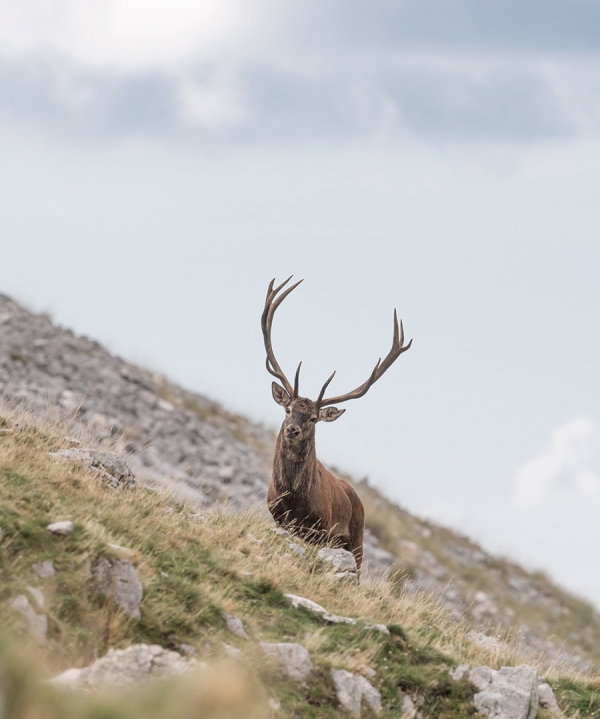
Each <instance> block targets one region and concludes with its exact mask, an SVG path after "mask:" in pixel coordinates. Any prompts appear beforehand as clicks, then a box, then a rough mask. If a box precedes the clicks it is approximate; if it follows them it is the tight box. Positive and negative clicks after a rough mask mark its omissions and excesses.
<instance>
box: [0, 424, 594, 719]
mask: <svg viewBox="0 0 600 719" xmlns="http://www.w3.org/2000/svg"><path fill="white" fill-rule="evenodd" d="M0 415H1V416H2V425H3V431H2V433H0V528H1V530H2V533H1V536H0V571H1V574H2V582H1V584H0V625H1V626H2V627H3V628H4V630H5V631H6V630H8V631H10V633H11V636H12V637H13V643H14V641H15V639H14V638H15V637H16V638H17V641H18V643H19V644H20V645H21V650H20V655H21V659H20V660H19V659H18V656H17V658H15V653H14V650H12V651H11V650H10V648H9V649H7V648H6V643H5V640H4V641H3V640H1V638H0V695H1V696H2V697H3V705H2V707H3V716H4V717H6V718H7V719H18V718H24V717H32V716H43V717H47V718H48V719H54V718H56V719H58V717H61V719H65V718H66V719H76V718H77V719H83V718H84V717H89V718H90V719H91V718H92V717H96V718H97V717H100V716H102V717H111V718H112V719H134V718H135V717H156V718H157V719H159V718H160V719H162V718H164V719H166V717H172V716H178V717H188V716H189V717H190V719H191V717H193V716H203V717H215V719H216V717H238V716H239V717H240V718H241V717H263V716H265V717H266V716H272V715H273V714H274V713H275V712H276V713H277V716H280V717H282V718H283V719H285V717H298V716H302V717H309V718H310V717H315V719H316V718H317V717H318V718H319V719H323V718H325V719H327V718H328V717H330V718H331V719H333V718H334V717H344V716H348V714H347V713H346V710H345V709H343V708H342V706H341V705H340V699H339V696H340V695H339V692H338V691H337V689H336V685H335V679H334V674H333V673H332V670H333V672H347V673H348V674H347V675H346V676H348V675H350V676H353V677H355V678H361V679H360V681H362V682H363V683H362V685H361V686H363V687H364V686H369V687H371V688H372V690H373V691H374V692H375V693H376V696H379V697H380V702H381V705H380V709H381V713H380V716H381V717H382V718H383V719H385V718H386V717H393V716H396V717H397V716H399V714H400V712H401V711H402V712H404V711H405V710H406V708H407V703H408V707H410V706H416V707H419V710H420V713H421V714H420V715H422V716H424V717H437V718H438V719H461V718H464V719H466V717H469V716H473V715H474V714H475V709H474V706H473V703H472V697H473V691H474V689H473V686H472V685H471V684H470V682H469V681H468V679H467V678H466V677H463V678H459V679H454V678H451V677H450V675H449V672H450V671H452V670H454V669H455V668H456V666H457V665H458V664H470V665H471V666H473V665H482V664H487V665H488V666H490V667H500V666H501V665H513V664H516V663H518V662H520V661H523V660H524V659H525V660H527V661H528V662H529V663H534V664H536V663H537V664H538V665H539V666H540V668H541V669H543V664H539V661H538V660H536V658H535V657H534V656H531V654H530V653H529V654H528V653H527V652H525V654H523V650H522V648H521V650H519V648H518V647H514V646H510V645H509V644H506V643H502V642H499V643H496V644H492V645H490V646H487V647H486V646H482V645H481V643H480V640H479V639H478V638H475V639H471V638H470V636H469V634H468V632H467V627H466V626H464V625H462V624H461V623H460V622H456V620H455V619H454V618H453V617H452V616H451V615H450V614H448V613H447V612H446V611H445V610H444V609H443V608H442V607H441V606H440V605H439V604H437V603H436V602H435V601H433V600H431V599H430V598H428V597H427V596H426V595H415V594H412V593H405V592H398V591H397V587H395V585H394V583H393V582H392V583H390V582H387V581H385V580H381V581H379V582H376V583H372V584H368V585H365V586H360V587H358V586H356V584H355V583H354V582H345V581H340V580H338V579H336V578H335V576H334V575H333V573H332V572H331V571H330V567H329V566H328V565H327V564H326V563H324V562H323V561H321V560H320V559H319V558H318V556H317V552H316V550H315V549H314V548H311V547H307V548H306V550H305V551H306V554H305V555H303V553H302V552H299V553H298V552H296V551H294V550H293V545H294V540H293V538H292V537H287V536H284V535H283V536H282V535H281V534H278V533H276V532H274V531H273V529H272V527H271V526H270V524H269V522H268V521H267V520H266V519H265V518H263V517H260V516H258V515H255V514H253V513H249V512H242V513H239V514H237V515H231V514H227V513H223V512H219V511H214V510H212V511H211V510H208V511H205V512H204V513H203V514H199V513H198V512H197V507H195V506H193V505H190V504H187V503H186V502H183V501H176V500H175V499H174V498H173V497H172V496H170V495H169V494H166V493H157V492H156V491H149V490H147V489H144V488H143V487H138V488H137V489H136V488H132V487H131V485H130V486H129V488H125V489H123V490H121V491H119V490H115V489H112V488H110V485H109V484H108V483H106V482H103V481H102V479H101V477H100V476H99V474H98V472H97V471H96V470H93V469H86V468H85V467H84V466H83V464H82V463H80V462H65V461H63V460H62V459H61V458H60V457H61V456H64V455H60V454H59V455H57V453H60V452H63V453H64V452H65V451H69V449H70V447H72V445H73V442H74V439H78V440H79V441H80V442H81V441H82V438H80V437H75V438H73V436H72V429H71V428H68V427H64V426H61V425H59V424H54V425H50V424H48V423H46V424H42V425H40V424H39V423H36V422H31V421H30V420H28V419H27V418H23V417H22V416H21V417H19V416H16V417H15V415H14V413H12V416H11V413H10V412H6V411H2V412H1V413H0ZM57 521H60V522H67V521H70V522H72V528H68V529H65V530H64V531H62V530H61V532H59V531H58V528H56V527H55V526H54V530H53V531H51V530H50V529H49V526H51V525H54V523H55V522H57ZM124 557H125V558H126V559H124ZM108 564H111V565H112V567H113V568H115V567H120V568H121V569H122V568H123V566H125V565H126V566H128V567H129V570H128V571H129V572H130V575H129V578H130V580H132V577H135V578H136V581H139V582H140V583H141V584H140V586H141V587H142V588H143V591H142V592H140V594H139V596H138V598H137V602H138V604H139V610H138V609H137V607H136V611H131V609H132V607H131V605H129V604H128V605H126V609H127V611H128V612H129V616H128V615H127V614H126V613H125V611H121V609H123V606H122V605H121V604H119V598H118V597H119V595H118V593H117V589H116V588H115V586H116V585H115V584H114V583H113V586H112V589H111V591H110V592H109V593H108V594H107V593H106V592H105V591H104V589H103V585H102V581H101V580H102V577H101V573H99V571H98V568H99V567H103V566H106V565H108ZM41 567H46V569H47V570H48V568H49V567H52V571H51V572H50V571H42V570H41ZM288 593H292V594H294V595H301V596H303V597H308V598H310V599H311V600H312V601H317V602H319V603H320V604H322V605H323V606H324V607H326V608H327V609H328V610H329V611H330V612H334V613H339V615H343V617H345V618H346V619H345V620H344V621H343V622H341V623H336V618H335V617H329V618H327V617H325V616H323V615H321V614H319V613H314V612H312V611H308V610H306V609H303V608H301V607H300V608H294V606H293V603H292V602H291V601H290V599H289V598H288V596H287V595H288ZM113 599H114V602H113ZM19 602H20V604H19ZM140 602H141V603H140ZM116 604H119V606H116ZM23 605H25V606H29V607H30V613H29V615H27V612H25V613H24V612H23V611H17V609H18V607H21V610H22V609H23ZM23 614H24V615H25V618H27V616H29V617H30V618H31V616H34V617H37V624H36V625H35V626H37V628H38V629H39V626H40V621H41V619H40V618H41V617H44V618H45V624H44V629H43V631H41V632H39V631H37V632H34V635H35V636H36V637H37V646H36V644H35V643H34V639H32V638H31V637H30V636H29V634H28V632H27V631H26V629H25V626H26V622H25V621H24V616H22V615H23ZM343 617H339V616H338V617H337V619H338V620H339V619H340V618H343ZM232 619H235V622H236V623H233V624H232V621H231V620H232ZM240 628H241V630H242V631H241V632H240ZM281 642H284V643H286V646H289V645H290V644H294V645H296V646H301V647H304V650H303V651H304V652H305V657H309V660H310V666H309V667H308V668H307V670H306V671H305V672H303V673H302V676H301V677H299V676H294V675H292V674H290V673H289V672H288V671H287V670H286V669H285V667H284V665H283V664H282V662H281V661H280V660H277V658H275V657H271V655H270V653H269V650H268V647H265V645H264V644H263V643H267V644H268V645H273V644H278V643H281ZM134 643H135V644H137V645H139V644H140V643H145V644H147V645H148V644H149V645H154V647H155V648H154V650H153V651H155V653H156V652H160V651H162V650H161V649H160V647H165V648H167V649H171V650H178V651H179V652H184V651H185V652H186V653H187V654H190V653H193V654H194V655H195V657H196V658H197V660H198V661H201V662H206V665H204V664H201V665H200V666H199V667H198V669H197V671H196V674H195V675H194V676H193V677H192V678H191V679H190V680H189V681H188V682H187V684H186V682H185V679H183V680H174V682H173V683H166V684H163V685H162V686H158V687H157V686H154V687H149V688H147V689H146V690H145V691H144V692H140V693H137V694H131V693H127V692H126V691H124V690H122V691H119V690H118V688H117V689H114V688H111V690H110V693H109V694H105V695H102V694H101V695H99V696H96V695H90V694H79V695H75V696H71V695H64V694H62V693H60V692H59V693H57V692H55V691H53V690H51V688H50V687H48V686H47V685H46V686H44V685H41V684H39V683H37V682H36V681H35V680H32V679H31V677H30V676H29V674H30V669H29V665H31V664H32V663H33V664H36V663H37V665H38V666H39V671H40V672H41V675H42V676H46V677H47V676H52V675H55V674H56V673H58V672H60V671H61V670H64V669H66V668H68V667H81V666H86V665H88V664H90V662H92V661H93V660H94V659H95V658H96V657H98V656H101V655H103V654H104V653H105V652H106V650H107V649H108V648H113V649H114V648H117V649H118V648H121V647H129V646H130V645H132V644H134ZM23 653H25V658H23ZM34 655H35V657H36V659H35V660H33V659H32V657H33V656H34ZM232 655H233V656H235V660H234V661H233V662H231V661H230V662H229V663H228V664H227V663H225V664H222V663H220V662H222V661H223V660H225V658H226V657H227V656H232ZM108 657H110V654H109V655H108ZM179 661H180V662H181V661H182V660H181V659H179ZM225 661H226V660H225ZM546 672H547V673H546V676H547V679H548V680H549V682H550V683H551V684H552V685H553V686H554V689H555V693H556V695H557V698H558V701H559V703H560V705H561V708H562V709H563V710H564V711H565V712H566V713H567V716H598V713H599V712H600V699H599V698H598V695H597V694H595V693H594V687H595V686H596V683H595V682H597V680H591V683H590V681H581V680H577V678H575V677H574V676H573V674H572V673H571V676H565V675H564V674H562V673H561V671H559V669H558V668H556V667H555V668H554V669H546ZM119 679H122V676H121V675H120V676H119ZM269 700H270V704H269ZM578 710H581V712H580V713H579V714H576V713H575V712H576V711H578ZM373 715H374V714H373V713H372V710H371V709H370V708H369V706H367V705H366V702H365V705H364V706H363V716H367V717H368V716H373ZM547 716H548V715H547V714H545V713H544V711H542V710H541V711H540V713H539V714H538V717H539V719H542V718H543V717H547Z"/></svg>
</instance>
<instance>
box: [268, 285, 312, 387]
mask: <svg viewBox="0 0 600 719" xmlns="http://www.w3.org/2000/svg"><path fill="white" fill-rule="evenodd" d="M292 277H293V275H290V277H288V278H287V280H285V282H282V283H281V284H280V285H278V286H277V287H275V288H273V285H274V284H275V279H274V278H273V279H272V280H271V282H270V283H269V289H268V290H267V298H266V300H265V308H264V310H263V313H262V317H261V327H262V331H263V338H264V342H265V350H266V351H267V361H266V365H267V371H268V372H269V374H272V375H273V377H277V379H278V380H279V381H280V382H281V383H282V384H283V386H284V388H285V390H286V392H287V393H288V394H289V395H290V397H292V396H296V395H294V391H295V390H294V389H292V385H291V384H290V383H289V381H288V379H287V377H286V376H285V374H284V373H283V370H282V369H281V367H280V366H279V363H278V362H277V360H276V359H275V353H274V352H273V346H272V344H271V326H272V325H273V316H274V315H275V310H276V309H277V308H278V307H279V305H280V304H281V303H282V302H283V300H284V299H285V298H286V297H287V296H288V295H289V294H290V292H292V290H294V289H295V288H296V287H298V285H299V284H300V282H302V280H300V281H299V282H296V284H294V285H292V286H291V287H288V288H287V290H286V291H285V292H283V294H281V295H280V296H279V297H277V295H278V293H279V292H280V291H281V290H282V289H283V288H284V287H285V286H286V285H287V283H288V282H289V281H290V280H291V279H292ZM276 297H277V299H276V300H275V298H276ZM274 300H275V301H274ZM299 371H300V368H299V367H298V370H297V371H296V382H295V384H297V382H298V373H299ZM296 389H297V387H296Z"/></svg>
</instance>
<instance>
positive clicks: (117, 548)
mask: <svg viewBox="0 0 600 719" xmlns="http://www.w3.org/2000/svg"><path fill="white" fill-rule="evenodd" d="M106 546H107V547H108V549H110V550H111V552H114V553H115V554H117V555H119V556H120V557H127V558H129V559H132V558H133V557H135V552H134V551H133V549H128V548H127V547H122V546H121V545H120V544H113V543H112V542H107V543H106Z"/></svg>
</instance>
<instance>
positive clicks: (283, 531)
mask: <svg viewBox="0 0 600 719" xmlns="http://www.w3.org/2000/svg"><path fill="white" fill-rule="evenodd" d="M271 531H272V532H274V533H275V534H278V535H279V536H280V537H289V536H290V533H289V532H288V531H287V529H283V528H282V527H271Z"/></svg>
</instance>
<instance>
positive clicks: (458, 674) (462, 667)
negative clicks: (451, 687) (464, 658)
mask: <svg viewBox="0 0 600 719" xmlns="http://www.w3.org/2000/svg"><path fill="white" fill-rule="evenodd" d="M468 673H469V665H468V664H459V665H458V666H457V667H456V669H455V670H454V671H453V672H450V676H451V678H452V679H454V681H455V682H458V681H460V680H461V679H464V677H466V676H467V674H468Z"/></svg>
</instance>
